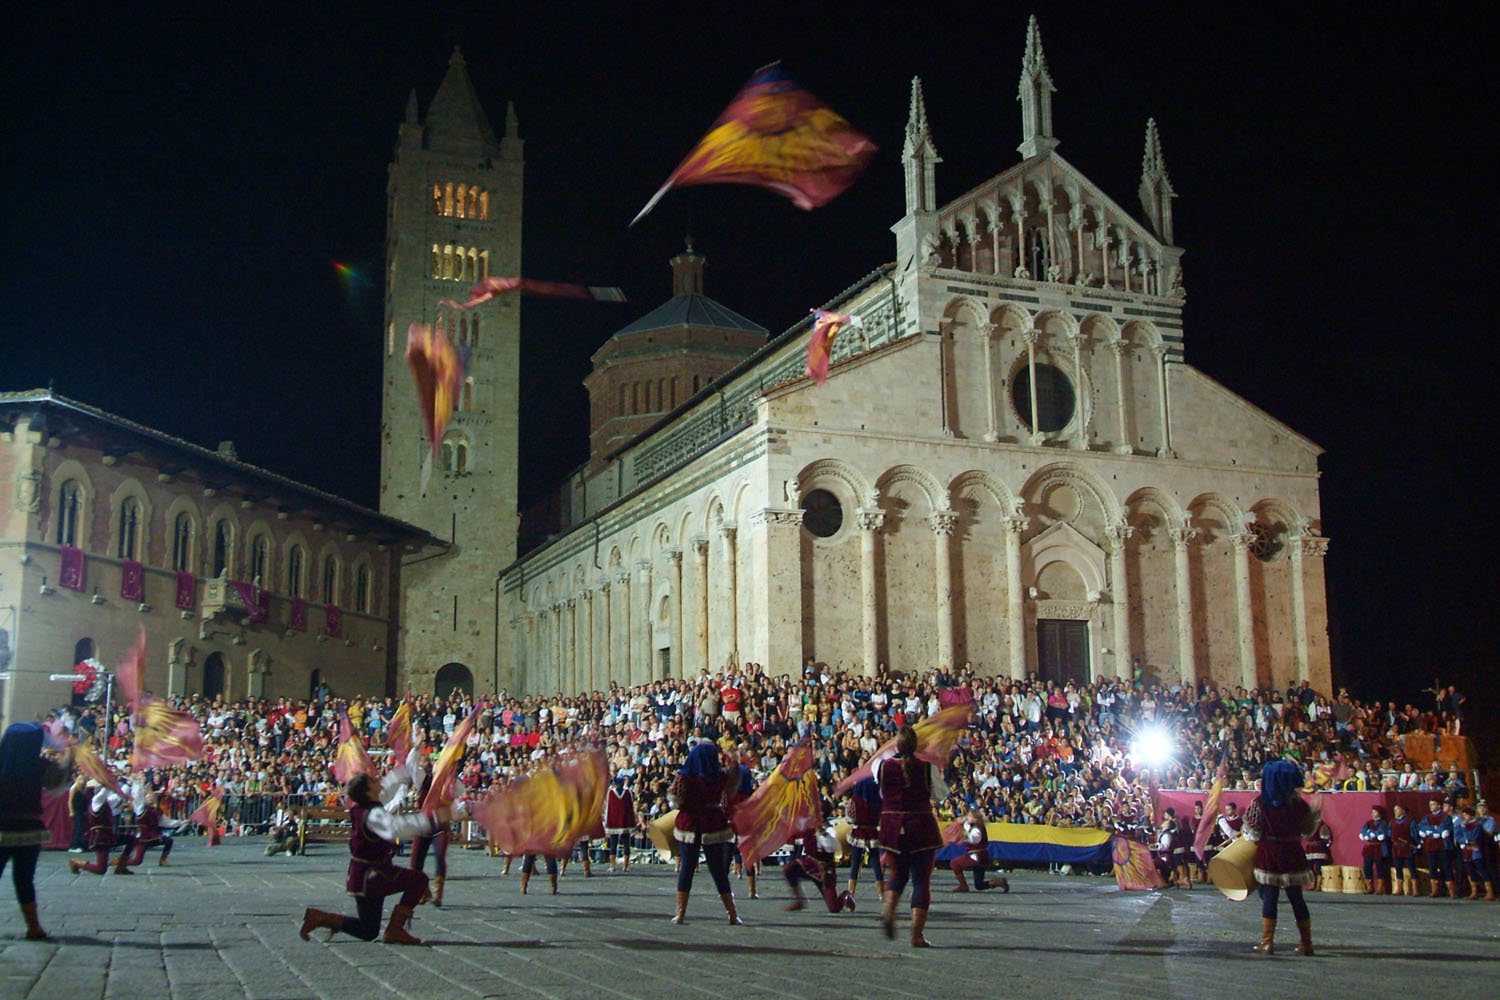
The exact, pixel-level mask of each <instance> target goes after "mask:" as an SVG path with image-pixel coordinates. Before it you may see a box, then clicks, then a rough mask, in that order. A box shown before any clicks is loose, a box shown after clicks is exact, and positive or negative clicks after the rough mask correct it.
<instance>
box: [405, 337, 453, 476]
mask: <svg viewBox="0 0 1500 1000" xmlns="http://www.w3.org/2000/svg"><path fill="white" fill-rule="evenodd" d="M406 366H407V367H408V368H410V369H411V377H412V381H413V382H415V383H416V387H417V409H418V410H420V411H421V414H422V429H423V430H424V431H426V432H427V441H428V444H429V445H431V447H432V453H433V454H434V455H436V454H437V451H438V448H439V446H440V445H441V444H442V440H443V432H444V431H446V430H447V429H448V421H449V419H450V418H451V417H452V416H453V407H454V404H455V403H457V401H458V394H459V392H460V390H461V389H462V388H463V384H464V369H465V368H466V364H465V362H464V358H463V355H461V354H460V353H459V350H458V348H457V347H455V346H454V344H453V338H451V337H449V336H448V331H447V330H446V329H445V328H444V326H443V323H442V320H439V321H438V323H437V325H436V326H432V325H429V324H427V323H413V324H412V325H411V326H410V327H408V328H407V330H406Z"/></svg>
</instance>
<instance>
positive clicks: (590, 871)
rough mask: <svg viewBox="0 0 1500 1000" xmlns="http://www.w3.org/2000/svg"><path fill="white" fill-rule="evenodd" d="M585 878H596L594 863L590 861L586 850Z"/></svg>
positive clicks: (584, 856)
mask: <svg viewBox="0 0 1500 1000" xmlns="http://www.w3.org/2000/svg"><path fill="white" fill-rule="evenodd" d="M583 877H584V878H593V877H594V864H593V862H592V861H590V860H589V852H588V850H587V849H585V850H584V852H583Z"/></svg>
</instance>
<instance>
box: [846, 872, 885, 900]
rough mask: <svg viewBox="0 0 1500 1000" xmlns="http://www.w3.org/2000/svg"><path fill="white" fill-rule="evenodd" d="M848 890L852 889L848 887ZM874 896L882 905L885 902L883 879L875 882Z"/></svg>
mask: <svg viewBox="0 0 1500 1000" xmlns="http://www.w3.org/2000/svg"><path fill="white" fill-rule="evenodd" d="M850 888H853V886H850ZM875 896H876V898H878V899H879V900H880V901H881V902H882V903H884V902H885V879H883V878H878V879H876V880H875Z"/></svg>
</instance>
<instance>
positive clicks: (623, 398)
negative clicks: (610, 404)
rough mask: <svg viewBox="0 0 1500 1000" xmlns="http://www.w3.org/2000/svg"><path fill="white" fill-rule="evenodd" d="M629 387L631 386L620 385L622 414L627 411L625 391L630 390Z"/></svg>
mask: <svg viewBox="0 0 1500 1000" xmlns="http://www.w3.org/2000/svg"><path fill="white" fill-rule="evenodd" d="M629 388H630V387H629V386H626V385H622V386H620V413H621V414H622V415H623V414H624V413H625V393H626V392H627V391H628V390H629Z"/></svg>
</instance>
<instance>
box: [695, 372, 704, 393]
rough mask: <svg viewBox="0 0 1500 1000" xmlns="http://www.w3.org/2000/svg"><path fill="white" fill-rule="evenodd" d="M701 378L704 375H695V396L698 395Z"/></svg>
mask: <svg viewBox="0 0 1500 1000" xmlns="http://www.w3.org/2000/svg"><path fill="white" fill-rule="evenodd" d="M701 378H702V376H699V375H694V376H693V395H694V396H696V395H698V389H699V388H700V387H701V386H700V380H701Z"/></svg>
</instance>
